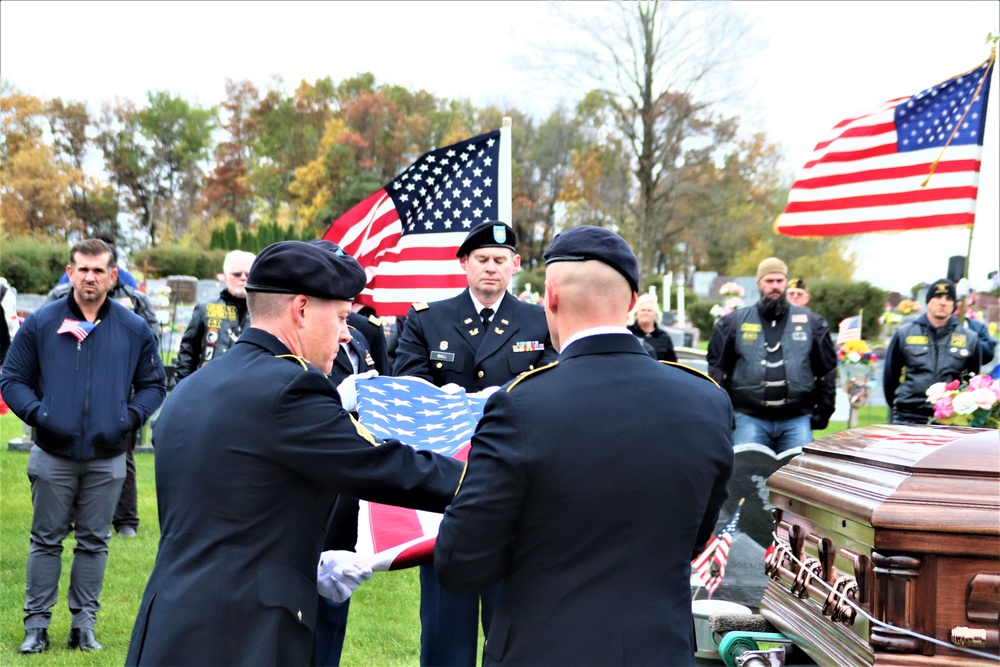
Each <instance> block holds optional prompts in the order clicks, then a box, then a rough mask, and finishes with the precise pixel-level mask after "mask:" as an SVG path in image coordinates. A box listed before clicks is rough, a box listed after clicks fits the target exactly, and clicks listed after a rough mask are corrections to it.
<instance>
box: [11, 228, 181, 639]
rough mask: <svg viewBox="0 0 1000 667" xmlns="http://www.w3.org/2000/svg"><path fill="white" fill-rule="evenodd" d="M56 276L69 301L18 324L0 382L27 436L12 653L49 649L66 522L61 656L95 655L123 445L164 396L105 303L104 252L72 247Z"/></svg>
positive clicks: (107, 272)
mask: <svg viewBox="0 0 1000 667" xmlns="http://www.w3.org/2000/svg"><path fill="white" fill-rule="evenodd" d="M67 273H68V275H69V278H70V282H71V283H72V285H73V289H72V291H71V292H70V293H69V294H68V295H67V296H66V297H65V298H64V299H60V300H58V301H54V302H52V303H49V304H46V305H45V306H43V307H42V308H40V309H38V310H37V311H35V312H34V313H32V314H31V315H29V316H28V317H27V318H26V319H25V322H24V324H23V325H22V327H21V329H20V331H19V332H18V335H17V337H16V338H15V339H14V341H13V344H12V345H11V349H10V353H9V354H8V356H7V359H6V360H5V362H4V366H3V373H2V374H0V391H2V392H3V395H4V398H5V399H6V400H7V403H8V404H9V405H10V407H11V409H12V410H13V411H14V413H15V414H17V416H18V417H19V418H21V420H23V421H24V422H25V423H26V424H28V425H29V426H32V427H34V428H35V432H36V436H35V444H34V445H33V446H32V448H31V454H30V456H29V459H28V478H29V479H30V480H31V502H32V509H33V513H32V519H31V546H30V549H29V553H28V573H27V586H26V588H25V591H26V596H25V604H24V614H25V617H24V629H25V639H24V643H23V644H21V648H20V650H21V653H40V652H42V651H44V650H46V649H47V648H48V647H49V637H48V626H49V622H50V620H51V617H52V611H51V608H52V606H53V605H55V603H56V599H57V596H58V592H59V572H60V568H61V565H62V562H61V554H62V542H63V540H64V539H65V538H66V536H67V534H68V533H69V529H70V525H69V522H70V512H72V511H74V510H75V511H76V517H75V521H76V525H75V529H74V531H75V537H76V548H75V549H74V555H73V569H72V572H71V574H70V583H69V592H68V594H67V601H68V603H69V608H70V612H71V613H72V615H73V620H72V625H71V628H72V629H71V630H70V635H69V641H68V645H69V647H70V648H78V649H81V650H84V651H94V650H100V649H101V648H102V647H101V645H100V643H98V641H97V639H96V637H95V634H94V625H95V622H96V620H97V611H98V610H99V609H100V602H99V597H100V593H101V588H102V585H103V581H104V569H105V565H106V563H107V558H108V540H109V538H110V536H111V530H110V529H111V520H112V517H113V516H114V512H115V506H116V504H117V503H118V499H119V496H120V495H121V488H122V482H123V481H124V479H125V451H126V448H127V447H128V439H129V433H130V432H131V431H134V430H135V429H137V428H138V427H139V426H141V425H142V423H143V422H144V421H146V420H147V419H148V418H149V416H150V415H151V414H152V413H153V411H154V410H156V408H157V407H159V405H160V403H161V402H162V401H163V397H164V395H165V394H166V378H165V375H164V372H163V364H162V363H161V362H160V356H159V353H158V351H157V346H156V341H155V339H154V338H153V334H152V332H150V330H149V327H148V326H147V324H146V323H145V322H143V320H142V319H141V318H140V317H138V316H137V315H135V313H133V312H131V311H130V310H129V309H128V308H125V307H124V306H122V305H121V304H119V303H117V302H116V301H114V300H113V299H109V298H108V292H109V291H110V290H111V288H112V286H113V285H114V284H115V280H116V279H117V267H116V266H115V263H114V254H113V253H112V251H111V249H110V248H109V247H108V245H107V244H106V243H104V242H103V241H100V240H98V239H87V240H85V241H81V242H79V243H77V244H76V245H74V246H73V248H72V250H71V251H70V264H69V266H68V267H67Z"/></svg>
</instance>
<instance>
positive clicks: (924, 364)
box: [882, 278, 982, 424]
mask: <svg viewBox="0 0 1000 667" xmlns="http://www.w3.org/2000/svg"><path fill="white" fill-rule="evenodd" d="M956 297H957V295H956V293H955V283H953V282H951V281H950V280H948V279H947V278H942V279H940V280H935V281H934V282H933V283H931V285H930V287H928V288H927V293H926V295H925V299H924V300H925V301H926V302H927V312H926V313H922V314H921V315H919V316H917V318H916V319H915V320H913V321H912V322H908V323H906V324H903V325H902V326H900V327H899V329H898V330H896V333H895V334H893V336H892V340H890V341H889V347H888V348H887V349H886V352H885V361H884V362H883V364H884V369H883V375H882V388H883V391H884V392H885V402H886V403H887V404H888V405H889V408H890V410H891V411H892V423H893V424H926V423H928V422H929V421H930V420H931V418H932V417H933V416H934V406H933V405H931V404H930V403H928V402H927V389H928V388H930V386H931V385H932V384H934V383H936V382H951V381H952V380H956V379H958V378H960V377H961V376H962V375H964V374H966V373H978V372H979V368H980V366H981V365H982V358H981V355H982V351H981V347H980V344H979V338H978V336H977V335H976V332H974V331H972V330H971V329H968V328H967V327H964V326H962V324H961V322H959V321H958V317H956V316H955V305H956V303H955V301H956Z"/></svg>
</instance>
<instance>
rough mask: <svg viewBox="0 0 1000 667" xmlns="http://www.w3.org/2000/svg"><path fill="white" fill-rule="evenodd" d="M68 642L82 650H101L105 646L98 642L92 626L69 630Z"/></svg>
mask: <svg viewBox="0 0 1000 667" xmlns="http://www.w3.org/2000/svg"><path fill="white" fill-rule="evenodd" d="M66 644H67V645H68V646H69V647H70V648H78V649H80V650H81V651H100V650H101V649H102V648H104V647H103V646H101V645H100V644H98V643H97V638H96V637H94V630H93V629H92V628H73V629H72V630H70V631H69V641H68V642H66Z"/></svg>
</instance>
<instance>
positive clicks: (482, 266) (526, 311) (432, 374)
mask: <svg viewBox="0 0 1000 667" xmlns="http://www.w3.org/2000/svg"><path fill="white" fill-rule="evenodd" d="M456 255H457V257H458V261H459V263H460V264H461V266H462V269H463V270H464V271H465V273H466V275H467V277H468V281H469V287H468V289H466V290H465V291H463V292H462V293H461V294H459V295H457V296H454V297H452V298H450V299H442V300H440V301H435V302H433V303H429V304H428V303H415V304H413V307H412V308H410V311H409V313H408V314H407V316H406V324H405V325H404V326H403V332H402V333H401V334H400V338H399V345H398V346H397V348H396V361H395V364H394V365H393V374H394V375H397V376H402V375H411V376H415V377H419V378H423V379H424V380H427V381H428V382H431V383H433V384H435V385H437V386H439V387H440V386H444V385H446V384H457V385H459V386H460V387H462V388H464V389H465V390H466V391H470V392H476V391H481V390H483V389H485V388H487V387H495V386H499V385H502V384H504V383H505V382H508V381H509V380H512V379H513V378H515V377H517V375H518V374H520V373H523V372H525V371H530V370H532V369H534V368H539V367H541V366H544V365H545V364H547V363H549V362H550V361H552V360H554V359H555V357H556V352H555V350H554V349H553V347H552V342H551V341H550V339H549V331H548V327H547V326H546V323H545V312H544V311H543V310H542V308H541V307H540V306H537V305H534V304H530V303H526V302H523V301H518V299H517V298H516V297H515V296H514V295H513V294H508V293H507V288H508V286H509V285H510V281H511V277H512V276H513V275H514V273H515V272H516V271H517V269H518V267H520V265H521V258H520V256H519V255H517V236H516V235H515V233H514V230H513V229H511V227H510V226H509V225H507V224H505V223H503V222H500V221H496V220H492V221H487V222H484V223H482V224H480V225H478V226H476V227H474V228H473V229H472V230H470V231H469V234H468V236H466V238H465V241H464V242H463V243H462V245H461V246H460V247H459V249H458V252H457V253H456ZM420 586H421V599H420V622H421V626H422V630H421V635H420V664H422V665H452V666H457V665H465V666H467V667H472V666H473V665H475V664H476V651H477V645H478V641H479V640H478V632H477V626H478V623H479V621H478V617H479V614H478V610H479V602H480V597H481V598H482V605H483V613H482V620H483V631H484V632H486V631H488V629H489V625H490V620H491V618H492V615H493V607H494V606H495V605H496V602H497V599H498V597H499V586H498V585H497V586H493V587H492V588H490V589H487V588H483V590H481V591H474V592H468V593H462V594H453V593H450V592H449V591H446V590H443V589H442V588H441V587H440V584H439V583H438V581H437V578H436V576H435V575H434V568H433V566H431V565H424V566H421V568H420Z"/></svg>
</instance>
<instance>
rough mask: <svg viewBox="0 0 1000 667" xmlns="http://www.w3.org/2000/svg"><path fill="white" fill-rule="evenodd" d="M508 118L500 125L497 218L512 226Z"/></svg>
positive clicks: (509, 119) (509, 122)
mask: <svg viewBox="0 0 1000 667" xmlns="http://www.w3.org/2000/svg"><path fill="white" fill-rule="evenodd" d="M510 128H511V118H510V116H504V118H503V121H502V122H501V124H500V165H499V171H498V172H497V177H498V180H499V182H498V183H497V217H498V218H499V219H500V221H501V222H506V223H507V224H508V225H510V226H511V227H513V226H514V215H513V204H512V201H513V195H512V194H511V181H510V179H511V171H510Z"/></svg>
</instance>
